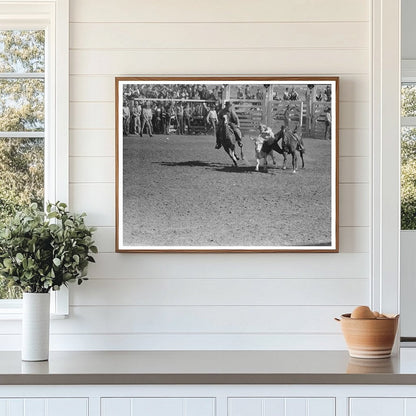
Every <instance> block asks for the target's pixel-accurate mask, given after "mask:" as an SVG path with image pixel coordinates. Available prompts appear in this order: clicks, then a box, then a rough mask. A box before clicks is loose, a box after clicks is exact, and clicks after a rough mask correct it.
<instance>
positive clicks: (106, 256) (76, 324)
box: [9, 0, 371, 349]
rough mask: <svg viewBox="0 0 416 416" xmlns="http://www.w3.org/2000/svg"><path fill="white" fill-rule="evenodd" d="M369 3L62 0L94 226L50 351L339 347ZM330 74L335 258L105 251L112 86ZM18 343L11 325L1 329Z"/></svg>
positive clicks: (355, 271)
mask: <svg viewBox="0 0 416 416" xmlns="http://www.w3.org/2000/svg"><path fill="white" fill-rule="evenodd" d="M370 22H371V10H370V1H369V0H313V1H312V0H293V1H290V2H288V1H284V0H262V1H256V2H255V1H248V0H230V1H227V2H224V1H220V0H214V1H211V2H195V1H192V0H176V1H169V0H161V1H157V2H156V1H144V0H118V1H114V0H71V1H70V48H71V49H70V101H71V102H70V204H71V208H72V209H73V210H77V211H86V212H87V213H88V221H89V223H90V224H92V225H95V226H97V227H98V231H97V240H98V246H99V249H100V254H99V255H97V264H96V265H95V266H94V267H91V269H90V278H91V279H90V281H88V282H86V283H85V284H83V285H82V286H81V287H79V288H78V287H77V288H74V290H72V292H71V297H70V313H71V315H70V317H69V319H66V320H62V321H54V322H53V323H52V333H53V335H52V348H56V349H188V348H212V349H228V348H248V349H250V348H256V349H279V348H281V349H302V348H318V349H325V348H344V341H343V339H342V336H341V335H340V332H339V328H338V326H337V324H336V323H335V322H334V321H333V319H332V318H333V317H334V316H337V315H339V314H341V313H344V312H348V311H351V309H352V308H353V307H354V306H355V305H359V304H368V303H369V298H370V295H369V286H370V280H369V279H370V277H369V276H370V270H369V269H370V266H369V265H370V255H369V251H370V248H369V247H370V243H369V235H370V228H369V227H370V215H369V213H370V201H369V198H370V166H371V159H370V152H369V149H370V146H371V143H370V131H369V119H370V117H369V114H370V102H369V93H370V91H369V90H370V83H371V79H370V56H371V48H370V41H371V38H370V33H371V23H370ZM183 74H185V75H316V76H317V75H331V76H332V75H338V76H340V221H339V223H340V253H339V254H284V253H277V254H246V255H238V254H225V255H224V254H115V253H114V223H115V218H114V211H115V202H114V195H115V184H114V140H115V138H114V77H115V76H125V75H149V76H150V75H183ZM9 331H10V333H11V334H18V333H19V331H20V328H19V326H18V325H13V326H12V325H11V326H10V328H9Z"/></svg>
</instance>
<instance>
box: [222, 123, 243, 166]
mask: <svg viewBox="0 0 416 416" xmlns="http://www.w3.org/2000/svg"><path fill="white" fill-rule="evenodd" d="M223 117H224V119H223V120H220V125H219V126H218V134H219V137H220V139H221V144H222V147H223V148H224V150H225V153H227V155H228V156H230V158H231V160H232V161H233V163H234V165H235V166H237V160H239V157H238V156H237V155H236V153H235V148H236V143H237V140H236V138H235V134H234V131H233V129H232V128H231V126H230V125H229V124H228V117H227V115H224V116H223ZM241 159H244V156H243V148H242V147H241Z"/></svg>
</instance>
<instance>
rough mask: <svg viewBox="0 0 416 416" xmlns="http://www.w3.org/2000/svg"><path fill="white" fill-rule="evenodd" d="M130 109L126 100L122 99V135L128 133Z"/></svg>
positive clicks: (127, 134)
mask: <svg viewBox="0 0 416 416" xmlns="http://www.w3.org/2000/svg"><path fill="white" fill-rule="evenodd" d="M129 129H130V109H129V106H128V105H127V101H126V100H124V101H123V136H129V135H130V131H129Z"/></svg>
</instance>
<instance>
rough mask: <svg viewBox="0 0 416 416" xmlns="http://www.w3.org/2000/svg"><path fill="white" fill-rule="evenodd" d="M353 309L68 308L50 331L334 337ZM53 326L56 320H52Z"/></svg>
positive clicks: (245, 307) (281, 307)
mask: <svg viewBox="0 0 416 416" xmlns="http://www.w3.org/2000/svg"><path fill="white" fill-rule="evenodd" d="M352 309H353V307H352V306H325V307H321V306H317V307H309V306H306V307H305V306H258V307H253V306H222V307H221V306H214V307H213V306H193V307H159V306H144V307H138V306H134V307H131V308H129V307H97V306H95V307H71V316H72V318H71V319H70V320H65V321H63V322H62V321H61V322H59V325H54V323H52V329H51V331H52V333H67V334H70V333H84V334H94V333H95V334H100V333H102V334H104V333H108V334H111V333H118V334H121V333H160V334H163V333H181V334H182V335H183V336H186V334H188V333H199V334H204V333H211V334H217V333H218V334H221V333H224V334H227V333H241V334H244V333H254V334H256V333H266V334H267V333H279V332H285V333H297V332H299V333H302V332H306V333H310V334H311V333H314V332H324V333H338V332H339V331H340V328H339V323H337V322H336V321H334V319H333V318H334V317H336V316H340V315H341V314H342V313H346V312H350V311H351V310H352ZM56 323H58V322H56Z"/></svg>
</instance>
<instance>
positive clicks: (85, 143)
mask: <svg viewBox="0 0 416 416" xmlns="http://www.w3.org/2000/svg"><path fill="white" fill-rule="evenodd" d="M69 140H70V141H69V155H70V156H91V157H113V158H114V157H115V146H116V145H115V140H116V139H115V132H114V126H113V128H112V129H107V130H101V129H94V130H70V131H69ZM92 160H93V159H92Z"/></svg>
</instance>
